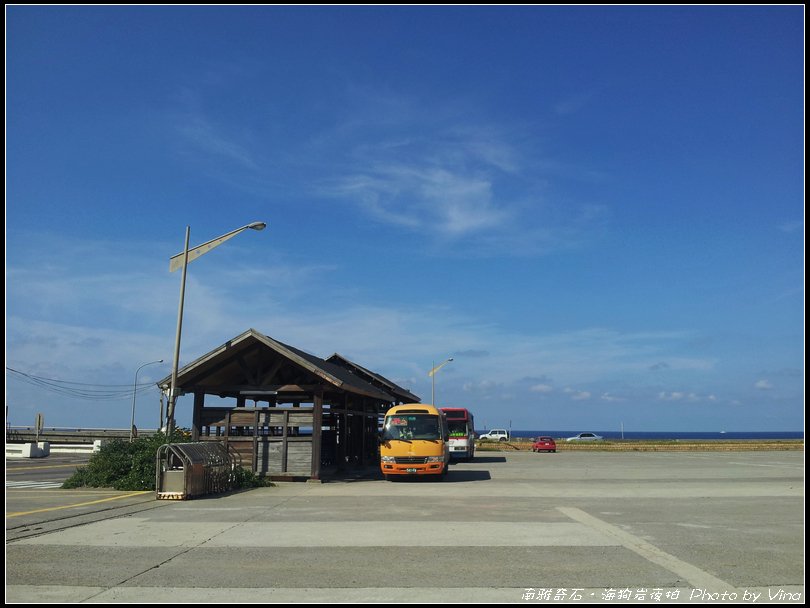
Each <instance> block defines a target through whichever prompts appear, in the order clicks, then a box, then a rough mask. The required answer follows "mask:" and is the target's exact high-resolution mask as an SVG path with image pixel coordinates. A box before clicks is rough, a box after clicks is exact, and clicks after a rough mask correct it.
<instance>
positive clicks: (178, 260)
mask: <svg viewBox="0 0 810 608" xmlns="http://www.w3.org/2000/svg"><path fill="white" fill-rule="evenodd" d="M266 227H267V224H266V223H264V222H252V223H250V224H247V225H246V226H242V227H241V228H237V229H236V230H231V231H230V232H228V233H226V234H223V235H222V236H220V237H217V238H215V239H212V240H210V241H207V242H205V243H203V244H202V245H197V246H196V247H194V248H193V249H189V248H188V237H189V234H190V233H191V227H190V226H186V243H185V245H184V247H183V253H178V254H177V255H174V256H172V257H171V258H170V259H169V272H174V271H175V270H177V269H178V268H182V269H183V274H182V277H181V279H180V304H179V305H178V307H177V333H176V334H175V338H174V361H173V362H172V384H171V388H170V389H169V401H168V403H167V404H166V437H171V436H172V434H173V433H174V408H175V404H176V402H177V366H178V364H179V362H180V334H181V333H182V329H183V300H184V299H185V295H186V271H187V270H188V263H189V262H192V261H194V260H196V259H197V258H198V257H200V256H201V255H204V254H206V253H208V252H209V251H211V250H212V249H213V248H214V247H217V246H219V245H222V243H224V242H225V241H227V240H228V239H230V238H233V237H235V236H236V235H237V234H239V233H240V232H242V231H244V230H247V229H248V228H250V229H251V230H264V229H265V228H266Z"/></svg>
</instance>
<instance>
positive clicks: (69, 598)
mask: <svg viewBox="0 0 810 608" xmlns="http://www.w3.org/2000/svg"><path fill="white" fill-rule="evenodd" d="M39 491H40V492H51V493H59V492H67V491H59V490H39ZM13 492H14V490H10V489H8V488H7V490H6V493H7V513H6V533H7V542H6V601H7V602H54V601H57V602H79V601H93V602H113V603H115V602H132V603H139V602H146V603H149V602H197V603H199V602H216V603H239V602H262V603H289V602H293V603H296V602H297V603H318V602H324V603H326V602H328V603H343V602H347V603H372V602H406V603H423V602H431V603H461V602H464V603H496V602H497V603H562V602H569V603H576V602H583V603H584V602H588V603H590V602H604V603H651V602H652V603H656V602H659V603H670V602H683V603H692V602H708V603H723V602H727V603H740V602H749V601H754V600H756V602H757V603H762V602H768V601H771V602H779V603H803V600H804V452H796V451H774V452H722V453H717V452H712V453H708V452H705V453H702V452H690V453H664V452H659V453H633V452H623V453H600V452H567V453H564V452H560V453H557V454H533V453H530V452H508V453H507V452H504V453H485V454H482V455H481V456H480V457H478V458H476V460H475V461H474V462H472V463H459V464H455V465H453V467H452V468H451V472H450V474H449V475H448V476H447V478H446V480H445V481H438V482H430V481H424V480H418V481H401V482H396V483H394V482H385V481H383V480H382V479H381V478H380V477H379V475H378V474H377V473H376V472H374V473H372V474H371V475H369V476H368V477H366V478H357V479H350V480H343V481H331V482H327V483H322V484H314V483H280V484H277V485H276V486H275V487H270V488H261V489H256V490H250V491H244V492H235V493H229V494H223V495H216V496H209V497H205V498H199V499H194V500H189V501H155V500H153V499H152V495H151V494H149V495H141V496H139V497H132V496H130V497H123V496H122V497H121V498H120V499H115V500H111V501H109V502H115V501H116V500H134V501H135V502H133V503H132V504H130V505H129V506H127V507H121V508H115V509H110V510H109V511H108V512H107V513H106V514H105V513H104V512H102V511H100V510H96V511H93V510H92V509H91V508H90V507H84V508H86V509H89V511H87V512H86V513H84V514H82V515H81V517H78V518H74V517H62V518H61V519H58V520H57V519H53V513H54V511H48V512H42V514H41V516H40V517H41V521H40V522H39V523H37V522H35V521H29V522H28V523H27V524H26V525H25V526H11V525H10V519H18V520H19V518H21V517H23V516H16V517H9V509H8V501H9V495H10V494H11V493H13ZM119 494H121V495H123V494H125V493H119ZM72 500H75V499H74V498H73V497H72V496H69V495H68V494H66V495H65V498H64V501H63V502H64V506H66V507H67V508H66V509H64V512H65V513H68V512H69V509H71V508H73V509H75V507H70V506H69V504H70V503H71V501H72ZM15 504H16V505H17V506H16V507H15V508H20V509H24V505H23V503H22V502H20V503H15ZM98 504H99V505H101V504H102V503H98ZM100 508H101V507H99V509H100ZM29 510H34V509H29ZM30 517H33V516H30ZM82 517H85V518H89V519H87V520H86V521H82ZM48 518H51V519H48ZM93 518H95V519H93ZM37 526H40V529H39V530H37V529H35V528H37ZM24 529H27V531H25V530H24Z"/></svg>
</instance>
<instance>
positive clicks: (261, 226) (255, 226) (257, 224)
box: [248, 222, 267, 230]
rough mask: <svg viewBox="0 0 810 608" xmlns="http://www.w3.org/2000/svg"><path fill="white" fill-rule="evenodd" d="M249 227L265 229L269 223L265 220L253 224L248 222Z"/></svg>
mask: <svg viewBox="0 0 810 608" xmlns="http://www.w3.org/2000/svg"><path fill="white" fill-rule="evenodd" d="M248 228H250V229H251V230H264V229H265V228H267V224H265V223H264V222H253V223H252V224H248Z"/></svg>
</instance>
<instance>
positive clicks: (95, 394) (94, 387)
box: [6, 367, 155, 401]
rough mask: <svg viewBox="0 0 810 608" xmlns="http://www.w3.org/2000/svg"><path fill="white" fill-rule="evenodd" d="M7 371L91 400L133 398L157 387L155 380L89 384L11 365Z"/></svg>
mask: <svg viewBox="0 0 810 608" xmlns="http://www.w3.org/2000/svg"><path fill="white" fill-rule="evenodd" d="M6 371H7V372H10V373H11V374H12V377H13V378H16V379H18V380H20V381H22V382H25V383H26V384H31V385H33V386H37V387H39V388H42V389H45V390H47V391H50V392H52V393H58V394H60V395H66V396H68V397H75V398H77V399H87V400H91V401H109V400H112V399H126V398H132V396H133V395H134V394H135V393H136V392H142V391H145V390H147V389H149V388H152V387H155V384H154V383H153V382H143V383H141V384H138V385H137V386H133V385H132V384H88V383H83V382H70V381H68V380H57V379H55V378H44V377H42V376H34V375H33V374H26V373H25V372H21V371H19V370H16V369H13V368H11V367H6Z"/></svg>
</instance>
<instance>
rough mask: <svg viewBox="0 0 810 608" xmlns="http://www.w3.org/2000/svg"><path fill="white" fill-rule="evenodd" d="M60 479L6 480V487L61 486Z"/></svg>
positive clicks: (47, 487)
mask: <svg viewBox="0 0 810 608" xmlns="http://www.w3.org/2000/svg"><path fill="white" fill-rule="evenodd" d="M62 483H63V482H61V481H7V482H6V487H7V488H28V489H30V488H38V489H43V490H45V489H53V488H61V487H62Z"/></svg>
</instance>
